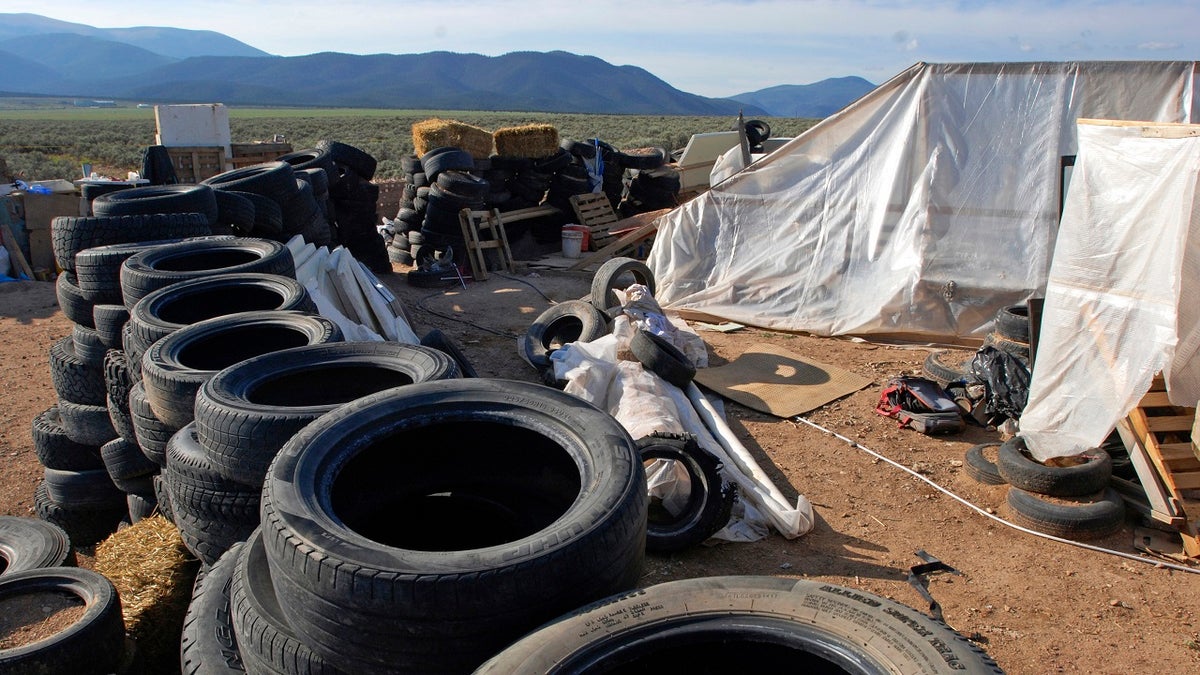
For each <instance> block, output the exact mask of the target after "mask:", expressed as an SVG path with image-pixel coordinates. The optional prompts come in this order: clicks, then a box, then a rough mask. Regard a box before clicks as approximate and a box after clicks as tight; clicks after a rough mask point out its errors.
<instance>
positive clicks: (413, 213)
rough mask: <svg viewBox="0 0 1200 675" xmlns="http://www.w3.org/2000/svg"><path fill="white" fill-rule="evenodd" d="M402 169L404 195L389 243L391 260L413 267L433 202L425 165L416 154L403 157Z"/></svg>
mask: <svg viewBox="0 0 1200 675" xmlns="http://www.w3.org/2000/svg"><path fill="white" fill-rule="evenodd" d="M400 168H401V170H402V171H403V172H404V193H403V194H402V195H401V197H400V210H399V211H397V212H396V218H395V219H394V220H393V221H392V232H391V235H392V236H391V240H390V241H388V242H387V245H388V259H390V260H391V261H392V262H395V263H400V264H401V265H408V266H411V265H412V264H413V261H414V260H415V259H416V256H415V254H419V253H420V251H421V249H420V247H421V245H422V244H423V243H424V236H423V235H422V234H421V225H422V224H423V223H424V221H425V207H426V205H427V204H428V202H429V179H428V178H427V177H426V176H425V170H424V168H423V167H422V166H421V158H419V157H417V156H416V155H405V156H403V157H401V158H400Z"/></svg>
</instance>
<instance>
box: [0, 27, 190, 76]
mask: <svg viewBox="0 0 1200 675" xmlns="http://www.w3.org/2000/svg"><path fill="white" fill-rule="evenodd" d="M0 50H3V51H6V52H9V53H12V54H21V55H23V56H24V58H25V59H26V60H29V61H33V62H35V63H39V64H41V65H42V66H45V67H46V68H50V69H51V70H53V71H56V73H57V76H58V77H60V78H63V77H66V78H69V77H71V76H74V77H79V76H80V75H82V74H85V73H94V72H103V73H105V74H106V75H108V76H109V77H123V76H126V75H134V74H137V73H141V72H145V71H146V70H147V69H148V68H154V67H157V66H164V65H166V64H168V63H174V62H175V61H176V60H177V59H174V58H171V57H169V56H163V55H162V54H155V53H154V52H151V51H148V50H146V49H142V48H141V47H134V46H133V45H129V44H125V43H123V42H113V41H111V40H105V39H102V38H98V37H91V36H88V35H79V34H77V33H50V34H46V35H25V36H22V37H16V38H9V39H7V40H3V41H0Z"/></svg>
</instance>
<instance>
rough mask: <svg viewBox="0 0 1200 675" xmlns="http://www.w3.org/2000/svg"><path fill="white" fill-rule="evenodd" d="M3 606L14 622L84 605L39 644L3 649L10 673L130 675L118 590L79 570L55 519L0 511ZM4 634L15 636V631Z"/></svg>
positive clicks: (1, 661)
mask: <svg viewBox="0 0 1200 675" xmlns="http://www.w3.org/2000/svg"><path fill="white" fill-rule="evenodd" d="M0 563H2V564H0V606H3V607H4V611H5V615H4V619H5V620H6V622H7V623H8V624H9V625H10V626H13V625H15V626H27V625H33V624H36V623H38V622H41V621H44V620H46V612H47V611H49V610H50V608H53V609H60V608H66V607H70V606H81V607H82V608H83V612H82V614H81V615H80V616H79V618H78V619H77V620H75V621H73V622H71V623H69V624H67V625H66V626H64V627H61V628H59V629H58V630H56V631H55V632H54V633H53V634H51V635H47V636H39V638H38V639H37V640H36V641H33V642H25V643H22V642H21V641H20V639H19V638H18V639H17V644H15V645H11V644H10V646H6V647H5V648H2V649H0V671H3V672H6V673H88V674H90V673H96V674H102V673H127V672H130V668H131V667H132V665H133V657H134V652H133V650H132V649H126V647H127V642H126V640H125V623H124V621H123V619H122V616H121V600H120V598H119V597H118V595H117V589H116V588H114V587H113V584H112V582H110V581H109V580H108V579H107V578H105V577H104V576H103V575H101V574H99V573H97V572H93V571H91V570H86V569H79V568H77V567H74V564H75V554H74V552H73V551H72V549H71V541H70V539H69V538H68V537H67V534H66V533H65V532H64V531H63V530H62V529H61V528H59V527H56V526H54V525H53V524H51V523H46V522H42V521H39V520H34V519H31V518H13V517H10V516H0ZM5 637H6V638H12V637H14V636H13V635H12V634H8V635H6V636H5Z"/></svg>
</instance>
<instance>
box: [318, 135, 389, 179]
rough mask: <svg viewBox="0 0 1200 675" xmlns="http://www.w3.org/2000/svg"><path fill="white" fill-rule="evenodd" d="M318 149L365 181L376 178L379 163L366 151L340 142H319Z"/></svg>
mask: <svg viewBox="0 0 1200 675" xmlns="http://www.w3.org/2000/svg"><path fill="white" fill-rule="evenodd" d="M317 148H318V149H320V150H326V151H328V152H329V156H330V158H332V159H333V161H334V163H336V164H339V165H341V166H343V167H345V168H347V169H350V170H351V171H353V172H354V173H355V174H357V175H358V176H359V177H360V178H362V179H363V180H371V179H372V178H374V177H375V168H376V165H377V163H376V161H375V158H374V157H372V156H371V155H370V154H369V153H367V152H366V151H364V150H360V149H358V148H356V147H354V146H353V145H348V144H346V143H339V142H338V141H319V142H318V143H317Z"/></svg>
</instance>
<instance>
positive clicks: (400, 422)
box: [183, 367, 646, 673]
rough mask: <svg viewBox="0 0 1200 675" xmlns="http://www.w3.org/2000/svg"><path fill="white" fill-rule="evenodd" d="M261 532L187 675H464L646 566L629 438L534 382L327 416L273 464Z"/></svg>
mask: <svg viewBox="0 0 1200 675" xmlns="http://www.w3.org/2000/svg"><path fill="white" fill-rule="evenodd" d="M262 371H263V372H266V367H263V369H262ZM227 372H228V371H227ZM286 381H287V378H286V377H284V378H282V380H281V383H283V382H286ZM464 438H469V439H485V438H486V439H487V442H486V443H482V442H471V443H464V442H463V439H464ZM413 513H420V514H421V517H420V518H412V517H408V516H407V515H405V514H413ZM262 514H263V519H262V527H261V530H260V531H259V532H256V533H254V534H253V535H252V536H251V537H250V538H249V540H248V541H247V542H246V543H245V544H244V545H241V546H240V547H237V548H234V549H233V550H231V551H230V552H229V553H227V554H226V555H225V556H224V557H222V558H221V559H220V560H219V561H218V562H217V564H216V565H214V566H213V567H212V568H211V569H210V570H209V571H208V572H207V573H206V575H205V576H204V578H203V580H202V583H201V584H198V587H197V591H196V594H195V596H194V598H193V602H192V607H191V608H190V609H189V615H188V619H187V620H186V623H185V631H184V637H183V659H184V662H185V667H187V668H186V669H188V670H189V672H191V671H192V670H194V669H195V667H197V664H200V663H202V662H207V661H211V662H213V663H217V664H220V663H225V662H227V660H228V658H229V654H230V652H233V653H236V654H238V655H239V656H240V660H241V662H242V663H243V664H244V667H245V669H246V670H247V671H248V672H308V673H315V672H326V673H329V672H371V673H401V672H421V673H442V672H469V671H470V670H471V669H473V668H474V667H476V666H478V665H479V664H480V663H482V662H483V661H485V660H486V659H488V658H490V657H491V656H493V655H494V654H496V653H498V652H499V651H500V650H501V649H502V648H503V647H504V646H506V645H508V644H509V643H511V642H512V641H514V640H516V639H517V638H518V637H520V636H521V635H524V634H525V633H527V632H529V631H531V630H533V629H534V628H536V627H537V626H539V625H541V624H543V623H545V622H546V621H548V620H550V619H553V618H554V617H556V616H559V615H560V614H562V613H564V612H566V611H569V610H573V609H575V608H577V607H580V606H583V605H585V604H587V603H589V602H592V601H595V600H598V599H600V598H603V597H606V596H608V595H610V594H613V593H616V592H620V591H623V590H627V589H630V588H632V587H633V586H634V585H635V584H636V582H637V580H638V579H639V578H640V575H641V566H642V561H643V558H644V552H645V532H646V530H645V528H646V490H645V476H644V472H643V470H642V463H641V461H640V460H639V459H638V454H637V450H636V448H635V447H634V443H633V441H632V439H630V438H629V436H628V434H627V433H626V432H625V431H624V429H623V428H622V427H621V426H620V425H619V424H617V423H616V421H615V420H613V418H612V417H611V416H609V415H607V414H606V413H603V412H602V411H599V410H597V409H595V408H593V407H591V406H588V405H584V404H580V403H579V401H578V400H576V399H574V398H573V397H570V396H568V395H566V394H563V393H561V392H557V391H554V390H551V389H548V388H546V387H541V386H538V385H533V384H529V383H524V382H508V381H497V380H481V379H448V380H439V381H432V382H424V383H416V384H412V385H405V386H401V387H398V388H393V389H389V390H386V391H382V392H379V393H376V394H372V395H370V396H366V397H364V398H360V399H357V400H355V401H353V402H351V403H348V404H346V405H343V406H341V407H338V408H337V409H335V410H333V411H331V412H327V413H326V414H324V415H322V416H320V417H319V418H317V419H316V420H315V421H313V422H311V423H310V424H308V425H307V426H305V427H304V428H303V429H302V430H301V431H300V432H299V433H297V434H296V435H295V436H292V437H291V439H290V440H289V441H288V442H287V443H286V445H284V446H283V447H282V449H280V450H279V452H278V454H277V455H276V456H275V458H274V460H273V461H272V462H271V463H270V465H269V467H268V468H267V471H266V475H265V482H264V485H263V497H262ZM563 533H570V536H564V535H563ZM230 636H232V637H230Z"/></svg>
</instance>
